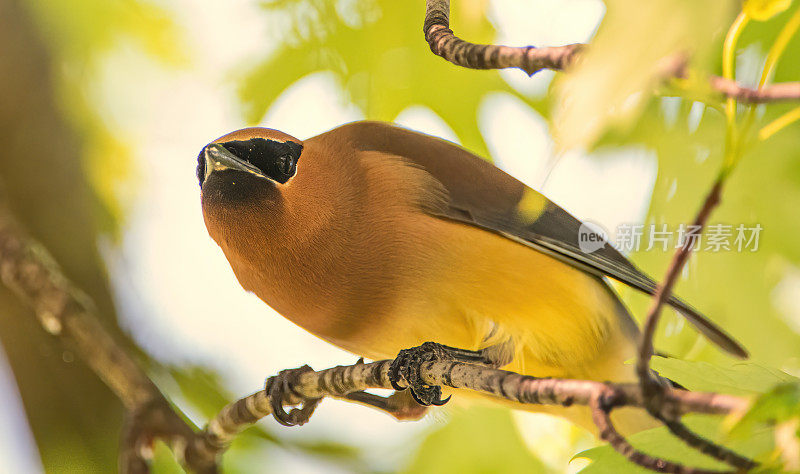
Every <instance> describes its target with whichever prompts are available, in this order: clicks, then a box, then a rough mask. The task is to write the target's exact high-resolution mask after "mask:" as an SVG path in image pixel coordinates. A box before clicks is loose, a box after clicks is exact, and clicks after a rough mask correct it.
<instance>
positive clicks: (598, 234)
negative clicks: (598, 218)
mask: <svg viewBox="0 0 800 474" xmlns="http://www.w3.org/2000/svg"><path fill="white" fill-rule="evenodd" d="M607 242H608V232H606V230H605V229H604V228H603V226H601V225H600V224H597V223H595V222H589V221H586V222H581V226H580V228H579V229H578V247H579V248H580V249H581V251H582V252H584V253H592V252H597V251H598V250H600V249H601V248H603V247H605V246H606V243H607Z"/></svg>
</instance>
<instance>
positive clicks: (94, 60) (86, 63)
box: [26, 0, 185, 236]
mask: <svg viewBox="0 0 800 474" xmlns="http://www.w3.org/2000/svg"><path fill="white" fill-rule="evenodd" d="M26 6H27V7H28V8H29V10H30V11H31V13H32V14H33V15H32V16H33V18H34V19H35V21H36V23H37V26H38V28H39V30H40V32H41V37H42V39H43V40H45V41H46V42H47V46H48V49H50V51H51V55H50V56H51V58H52V60H53V62H54V64H53V70H54V71H56V72H57V73H56V77H54V80H55V81H54V82H55V86H56V87H57V89H58V98H59V100H60V102H61V103H60V104H59V105H60V110H61V112H62V114H63V115H64V116H65V118H66V119H67V120H68V121H69V122H70V125H71V126H72V127H73V128H74V129H75V130H76V132H77V133H78V134H79V135H80V137H81V146H82V154H83V159H84V167H85V171H86V175H87V177H88V179H89V182H90V183H91V185H92V187H93V189H94V192H95V194H96V195H97V202H96V203H97V212H98V223H99V224H100V225H101V230H102V231H104V232H105V233H107V234H109V235H112V236H117V235H118V229H119V223H120V221H121V220H122V219H123V217H124V215H125V212H126V208H127V205H129V204H130V200H131V199H132V198H133V197H134V189H135V180H134V179H133V177H134V172H135V168H134V167H133V166H132V165H131V163H130V156H129V153H130V152H129V146H128V144H127V143H126V139H125V137H123V136H120V135H119V130H115V129H114V128H113V124H111V123H109V122H108V120H107V117H103V116H102V115H101V112H100V107H98V105H99V104H98V102H99V98H98V97H97V95H96V94H97V90H98V89H99V88H98V83H97V79H98V76H99V74H98V73H99V66H100V64H101V60H102V59H103V58H105V57H106V56H107V55H108V54H110V53H111V52H112V51H113V50H114V48H116V47H119V46H120V45H121V44H123V43H125V42H130V43H132V44H133V45H135V46H138V47H139V48H140V49H141V50H142V52H143V53H144V54H145V55H146V56H148V57H150V58H154V59H157V60H159V61H161V62H162V63H164V64H171V65H177V64H181V63H183V62H184V61H185V57H184V53H183V51H182V48H181V46H180V44H181V43H180V40H179V35H178V32H177V30H176V29H175V28H174V26H173V24H172V21H171V20H170V18H169V16H168V15H167V13H166V12H165V11H164V10H163V9H162V8H160V7H157V6H155V5H153V4H151V3H149V2H148V1H146V0H144V1H131V0H81V1H80V2H78V3H76V2H72V1H69V0H29V1H27V2H26Z"/></svg>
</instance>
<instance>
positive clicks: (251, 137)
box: [197, 127, 303, 205]
mask: <svg viewBox="0 0 800 474" xmlns="http://www.w3.org/2000/svg"><path fill="white" fill-rule="evenodd" d="M302 151H303V144H302V142H301V141H300V140H298V139H296V138H294V137H292V136H291V135H287V134H285V133H283V132H280V131H278V130H272V129H269V128H256V127H254V128H245V129H242V130H237V131H235V132H231V133H229V134H227V135H224V136H222V137H220V138H217V139H216V140H214V141H213V142H211V143H209V144H208V145H206V146H205V147H203V150H202V151H201V152H200V155H199V156H198V157H197V178H198V179H199V181H200V188H201V192H202V195H203V201H204V205H205V201H206V200H208V199H210V200H213V201H217V200H219V201H221V202H220V204H222V203H224V202H228V203H230V204H235V203H237V202H244V201H247V200H251V199H256V198H258V197H262V198H263V197H264V195H265V193H266V194H279V191H280V189H279V188H280V187H281V186H285V185H286V184H287V183H288V182H289V181H290V180H291V179H292V178H293V177H294V175H295V174H296V173H297V166H298V161H299V160H300V154H301V152H302ZM276 191H278V192H277V193H276Z"/></svg>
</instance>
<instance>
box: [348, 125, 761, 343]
mask: <svg viewBox="0 0 800 474" xmlns="http://www.w3.org/2000/svg"><path fill="white" fill-rule="evenodd" d="M343 132H344V135H345V136H347V137H349V139H350V140H351V141H352V142H353V144H354V145H355V146H356V147H357V148H358V149H360V150H365V151H366V150H369V151H381V152H384V153H389V154H393V155H396V156H400V157H402V158H404V159H406V160H408V161H409V162H411V163H413V164H414V165H415V166H419V167H421V168H423V169H425V170H426V171H427V172H428V173H430V174H431V175H432V176H433V177H434V178H435V179H436V180H437V181H439V182H440V183H441V184H442V185H443V186H444V188H445V189H446V190H447V193H448V199H447V201H446V203H444V204H439V205H437V207H435V208H433V209H427V208H426V210H428V211H429V212H431V213H433V214H436V215H437V216H439V217H442V218H447V219H452V220H456V221H459V222H463V223H465V224H469V225H474V226H477V227H481V228H483V229H486V230H488V231H491V232H496V233H498V234H500V235H503V236H505V237H507V238H509V239H511V240H514V241H516V242H519V243H521V244H524V245H527V246H529V247H531V248H533V249H536V250H538V251H540V252H543V253H546V254H548V255H550V256H552V257H553V258H556V259H558V260H561V261H563V262H565V263H567V264H569V265H571V266H573V267H576V268H579V269H581V270H582V271H585V272H587V273H591V274H594V275H596V276H598V277H610V278H613V279H615V280H618V281H620V282H622V283H624V284H626V285H629V286H631V287H633V288H635V289H637V290H639V291H642V292H644V293H647V294H650V295H652V294H654V293H655V291H656V289H657V284H656V282H655V281H654V280H653V279H652V278H650V277H649V276H647V275H646V274H645V273H644V272H642V271H641V270H639V269H638V268H637V267H636V266H635V265H633V263H631V262H630V261H629V260H628V259H627V258H625V256H624V255H622V254H621V253H619V252H618V251H617V250H616V249H615V248H614V247H612V246H611V245H610V244H608V243H607V242H604V245H603V246H602V247H601V248H600V249H598V250H596V251H594V252H591V253H586V252H583V251H582V250H581V247H580V245H579V242H578V239H579V234H580V232H581V231H584V232H585V231H586V228H584V229H581V221H580V220H578V219H576V218H575V217H573V216H572V215H571V214H569V213H568V212H567V211H565V210H564V209H562V208H561V207H559V206H558V205H556V204H555V203H553V202H552V201H550V200H548V199H547V198H545V197H544V196H543V195H541V194H540V193H538V192H536V191H534V190H532V189H530V188H528V187H526V186H525V185H524V184H523V183H521V182H520V181H518V180H516V179H515V178H513V177H512V176H510V175H508V174H507V173H505V172H503V171H502V170H500V169H498V168H497V167H495V166H493V165H491V164H490V163H488V162H486V161H484V160H482V159H481V158H480V157H478V156H476V155H474V154H472V153H470V152H469V151H467V150H465V149H463V148H461V147H459V146H457V145H455V144H453V143H450V142H448V141H445V140H441V139H438V138H435V137H431V136H429V135H424V134H421V133H416V132H413V131H410V130H407V129H404V128H400V127H396V126H392V125H389V124H386V123H382V122H354V123H351V124H347V125H344V126H342V127H340V128H339V129H337V133H338V134H342V133H343ZM598 237H599V236H598ZM599 238H602V237H599ZM668 303H669V305H670V306H672V307H674V308H675V309H676V310H678V312H680V313H681V314H682V315H683V316H684V317H686V319H688V320H689V322H691V323H692V324H693V325H694V326H695V327H696V328H697V329H698V330H699V331H700V332H701V333H702V334H703V335H705V336H706V337H707V338H708V339H709V340H711V341H712V342H713V343H715V344H716V345H718V346H719V347H721V348H722V349H724V350H726V351H727V352H729V353H731V354H733V355H735V356H737V357H741V358H746V357H747V352H746V351H745V350H744V348H743V347H742V346H741V345H740V344H739V343H738V342H736V341H735V340H734V339H733V338H731V337H730V336H729V335H728V334H727V333H726V332H725V331H724V330H723V329H721V328H720V327H719V326H717V325H715V324H714V323H712V322H711V321H709V320H708V319H707V318H706V317H705V316H703V315H702V314H701V313H700V312H699V311H697V310H696V309H694V308H693V307H692V306H690V305H689V304H688V303H686V302H685V301H683V300H681V299H680V298H678V297H677V296H674V295H673V296H671V297H670V298H669V300H668Z"/></svg>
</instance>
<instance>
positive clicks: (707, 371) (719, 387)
mask: <svg viewBox="0 0 800 474" xmlns="http://www.w3.org/2000/svg"><path fill="white" fill-rule="evenodd" d="M651 367H652V368H653V369H654V370H655V371H656V372H658V373H659V374H661V375H662V376H664V377H666V378H668V379H670V380H673V381H675V382H678V383H679V384H681V385H683V386H684V387H686V388H687V389H689V390H696V391H703V392H721V393H731V394H735V395H752V394H758V393H764V392H766V391H767V390H769V389H770V388H772V387H773V386H775V384H778V383H798V382H800V379H797V378H795V377H792V376H791V375H789V374H787V373H785V372H781V371H780V370H777V369H771V368H768V367H762V366H760V365H758V364H753V363H738V364H734V365H732V366H730V367H722V366H719V365H713V364H709V363H708V362H693V361H687V360H680V359H675V358H669V357H653V360H652V363H651Z"/></svg>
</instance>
